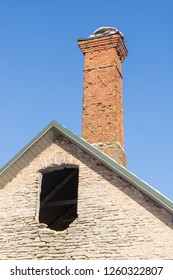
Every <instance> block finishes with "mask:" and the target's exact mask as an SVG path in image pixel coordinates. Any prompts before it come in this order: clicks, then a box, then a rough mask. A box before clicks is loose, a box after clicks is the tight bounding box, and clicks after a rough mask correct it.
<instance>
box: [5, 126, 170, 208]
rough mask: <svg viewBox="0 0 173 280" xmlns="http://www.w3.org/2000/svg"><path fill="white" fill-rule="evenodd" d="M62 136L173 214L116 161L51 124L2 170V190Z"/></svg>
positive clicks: (164, 201) (167, 204) (160, 197)
mask: <svg viewBox="0 0 173 280" xmlns="http://www.w3.org/2000/svg"><path fill="white" fill-rule="evenodd" d="M59 136H65V137H66V138H67V139H69V140H70V141H71V142H72V143H74V144H75V145H77V146H78V147H79V148H80V149H82V150H83V151H85V152H86V153H88V154H90V155H91V156H92V157H94V158H96V159H98V160H99V161H100V162H102V164H104V165H105V166H106V167H107V168H109V169H110V170H112V171H113V172H115V173H116V174H118V175H119V176H120V177H121V178H123V179H124V180H126V181H127V182H129V183H130V184H132V185H133V186H135V187H136V188H137V189H139V190H140V191H141V192H142V193H144V194H145V195H147V196H148V197H149V198H151V199H152V200H153V201H154V202H156V203H158V204H159V205H160V206H162V207H163V208H165V209H167V210H168V211H169V212H171V213H173V202H172V201H171V200H169V199H168V198H166V197H165V196H164V195H162V194H161V193H160V192H158V191H157V190H156V189H154V188H153V187H151V186H150V185H148V184H147V183H145V182H144V181H142V180H141V179H139V178H138V177H137V176H135V175H134V174H132V173H131V172H130V171H128V170H127V169H126V168H124V167H123V166H122V165H120V164H118V163H117V162H115V161H114V160H113V159H112V158H110V157H109V156H107V155H106V154H104V153H102V152H101V151H99V150H98V149H97V148H95V147H94V146H92V145H91V144H89V143H88V142H86V141H85V140H84V139H82V138H80V137H78V136H76V135H75V134H73V133H72V132H71V131H69V130H68V129H66V128H65V127H63V126H62V125H60V124H59V123H57V122H56V121H52V122H50V123H49V124H48V125H47V126H46V127H45V128H44V129H43V130H42V131H41V132H40V133H39V134H38V135H37V136H36V137H35V138H34V139H33V140H31V141H30V142H29V143H28V144H27V145H26V146H25V147H24V148H23V149H22V150H21V151H20V152H19V153H17V154H16V155H15V156H14V157H13V158H12V159H11V160H10V161H9V162H8V163H7V164H6V165H4V167H3V168H2V169H0V189H1V188H3V187H4V186H5V185H6V184H7V183H8V182H10V181H11V180H12V179H13V178H14V177H15V176H16V175H17V174H18V173H19V172H20V171H21V170H22V169H23V168H24V167H25V166H27V165H28V164H29V163H30V162H31V161H32V160H33V159H34V158H35V157H37V156H38V155H39V154H40V153H41V152H42V151H43V150H44V149H46V148H47V147H49V146H50V145H51V144H52V143H54V142H55V141H56V140H57V139H58V138H59Z"/></svg>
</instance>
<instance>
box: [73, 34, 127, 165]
mask: <svg viewBox="0 0 173 280" xmlns="http://www.w3.org/2000/svg"><path fill="white" fill-rule="evenodd" d="M78 44H79V47H80V49H81V50H82V52H83V53H84V55H85V63H84V97H83V115H82V137H83V138H84V139H86V140H87V141H88V142H89V143H91V144H97V143H100V144H101V145H99V147H100V149H101V150H102V147H103V145H104V147H105V145H106V144H107V143H108V147H107V149H104V150H106V153H107V154H108V155H109V156H110V157H112V158H114V159H115V160H116V161H117V162H119V163H120V164H122V165H124V166H125V165H126V160H125V153H124V150H123V147H124V126H123V105H122V69H121V68H122V65H121V64H122V61H123V60H124V58H125V56H126V55H127V50H126V48H125V45H124V42H123V39H122V38H121V36H120V35H119V34H113V35H109V36H103V37H99V38H94V39H90V38H89V39H88V40H87V39H86V40H83V41H79V42H78ZM110 143H111V144H112V146H114V147H115V148H114V149H112V148H110V149H109V147H110ZM117 143H119V147H121V154H122V156H121V157H120V156H117V153H116V150H117V147H116V146H117ZM102 151H103V150H102Z"/></svg>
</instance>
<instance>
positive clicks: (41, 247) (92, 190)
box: [0, 139, 173, 259]
mask: <svg viewBox="0 0 173 280" xmlns="http://www.w3.org/2000/svg"><path fill="white" fill-rule="evenodd" d="M61 164H75V165H79V197H78V218H77V219H76V220H75V221H74V222H73V223H72V224H71V225H70V226H69V228H68V229H66V230H65V231H62V232H56V231H52V230H50V229H48V228H46V226H45V225H44V224H39V223H38V210H39V194H40V185H41V178H42V175H41V172H40V170H43V169H45V168H47V167H51V168H54V167H56V166H59V165H61ZM172 229H173V226H172V217H171V215H170V214H169V213H168V212H166V211H165V210H164V209H161V208H159V207H157V206H156V205H154V204H153V203H152V202H151V201H149V200H148V199H147V198H146V197H144V196H143V195H142V194H141V193H140V192H139V191H138V190H136V189H135V188H134V187H132V186H130V185H129V184H128V183H126V182H124V181H123V180H121V179H120V178H118V177H117V176H116V175H115V174H113V172H112V171H109V170H108V169H106V168H105V167H104V166H103V165H102V164H99V162H98V161H96V160H94V159H92V158H91V157H90V156H88V155H87V154H85V153H83V152H82V151H81V150H79V149H78V148H77V147H75V146H74V145H72V144H68V143H67V142H66V141H65V140H63V139H61V141H60V142H59V143H57V144H52V145H51V146H50V147H49V148H48V149H46V150H45V151H44V152H42V154H40V156H39V157H38V158H36V159H35V160H33V161H32V162H31V163H30V165H28V166H27V167H26V168H25V169H23V171H22V172H20V173H19V174H18V176H17V177H16V178H15V179H14V180H13V181H12V182H10V183H9V184H8V185H6V187H5V188H4V189H2V190H0V259H141V258H145V259H152V258H153V259H173V230H172Z"/></svg>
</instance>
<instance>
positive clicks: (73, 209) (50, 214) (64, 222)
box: [39, 168, 79, 231]
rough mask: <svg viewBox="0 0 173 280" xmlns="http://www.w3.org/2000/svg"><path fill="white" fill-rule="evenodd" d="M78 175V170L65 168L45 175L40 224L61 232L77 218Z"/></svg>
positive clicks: (42, 186) (41, 195)
mask: <svg viewBox="0 0 173 280" xmlns="http://www.w3.org/2000/svg"><path fill="white" fill-rule="evenodd" d="M78 173H79V170H78V168H63V169H61V170H55V171H52V172H49V173H45V174H44V175H43V178H42V184H41V194H40V213H39V222H40V223H45V224H47V225H48V227H49V228H50V229H53V230H57V231H60V230H65V229H66V228H67V227H68V226H69V224H71V223H72V222H73V221H74V220H75V219H76V218H77V196H78Z"/></svg>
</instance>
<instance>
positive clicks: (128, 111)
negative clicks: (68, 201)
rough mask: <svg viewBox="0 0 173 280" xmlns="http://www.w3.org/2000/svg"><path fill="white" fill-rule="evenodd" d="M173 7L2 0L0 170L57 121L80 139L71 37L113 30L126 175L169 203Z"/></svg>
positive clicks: (153, 2) (77, 70) (78, 56)
mask: <svg viewBox="0 0 173 280" xmlns="http://www.w3.org/2000/svg"><path fill="white" fill-rule="evenodd" d="M172 10H173V2H172V1H171V0H145V1H139V0H131V1H129V0H124V1H123V0H122V1H116V0H105V1H103V0H99V1H98V0H95V1H94V0H92V1H91V0H88V1H86V2H84V1H80V0H73V1H70V0H68V1H67V0H63V1H58V0H1V1H0V122H1V137H0V167H3V165H4V164H6V163H7V161H9V160H10V159H11V158H12V157H13V156H14V155H15V154H16V153H17V152H18V151H19V150H20V149H21V148H23V146H25V145H26V144H27V143H28V142H29V141H30V140H31V139H32V138H33V137H35V136H36V135H37V134H38V133H39V132H40V131H41V130H42V129H43V128H44V127H45V126H46V125H47V124H48V123H49V122H50V121H51V120H53V119H55V120H56V121H58V122H59V123H60V124H62V125H64V126H65V127H67V128H68V129H70V130H71V131H73V132H74V133H76V134H77V135H79V136H80V135H81V115H82V94H83V89H82V86H83V55H82V53H81V52H80V49H79V48H78V46H77V38H80V37H87V36H89V35H90V34H91V33H92V32H93V31H94V30H95V29H97V28H99V27H101V26H113V27H117V28H118V29H119V30H120V31H122V33H123V34H124V36H125V43H126V47H127V49H128V51H129V55H128V57H127V58H126V60H125V61H124V63H123V77H124V79H123V102H124V129H125V151H126V154H127V162H128V169H129V170H130V171H131V172H133V173H134V174H136V175H137V176H138V177H140V178H141V179H142V180H144V181H146V182H147V183H149V184H150V185H152V186H153V187H154V188H156V189H158V190H159V191H160V192H161V193H162V194H164V195H165V196H167V197H168V198H170V199H171V200H173V181H172V174H173V164H172V159H173V145H172V143H173V125H172V120H173V70H172V65H173V51H172V50H173V32H172V26H173V16H172Z"/></svg>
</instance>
